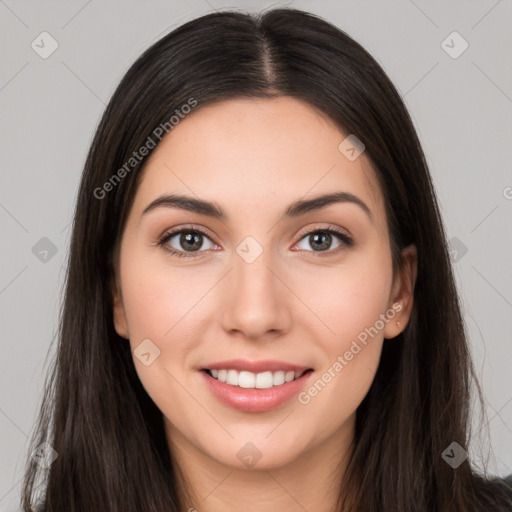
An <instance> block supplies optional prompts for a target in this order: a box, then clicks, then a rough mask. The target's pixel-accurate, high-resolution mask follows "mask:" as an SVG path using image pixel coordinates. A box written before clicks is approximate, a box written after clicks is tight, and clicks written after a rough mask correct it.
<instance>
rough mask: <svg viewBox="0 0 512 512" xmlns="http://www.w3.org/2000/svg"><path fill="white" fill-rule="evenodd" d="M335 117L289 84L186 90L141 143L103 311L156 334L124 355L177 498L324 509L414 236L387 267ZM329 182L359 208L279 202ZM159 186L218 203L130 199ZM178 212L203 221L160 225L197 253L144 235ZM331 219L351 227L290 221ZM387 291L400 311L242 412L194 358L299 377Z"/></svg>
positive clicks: (133, 329) (403, 299) (365, 177)
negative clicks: (302, 397)
mask: <svg viewBox="0 0 512 512" xmlns="http://www.w3.org/2000/svg"><path fill="white" fill-rule="evenodd" d="M346 135H347V134H343V133H342V132H341V131H340V130H339V129H338V128H337V127H336V126H334V124H333V123H332V122H330V121H329V120H328V118H326V116H324V115H322V114H320V113H319V112H318V111H316V110H315V109H313V108H312V107H311V106H309V105H308V104H306V103H304V102H302V101H300V100H297V99H294V98H290V97H281V98H275V99H265V100H259V99H233V100H229V101H222V102H219V103H216V104H212V105H208V106H204V107H200V108H199V107H198V108H197V110H195V111H193V112H192V113H191V114H189V115H188V116H187V117H186V118H185V119H184V120H182V121H180V123H179V124H178V125H177V126H175V127H174V129H173V130H172V131H171V132H170V133H169V135H168V136H167V137H165V138H164V139H163V141H162V142H161V143H160V144H159V145H158V146H157V147H156V148H155V149H154V150H153V152H152V154H151V156H150V157H149V160H148V162H147V165H146V167H145V169H144V173H143V176H142V178H143V179H142V180H141V183H140V185H139V187H138V190H137V192H136V195H135V199H134V202H133V205H132V208H131V210H130V213H129V216H128V220H127V224H126V227H125V230H124V232H123V235H122V239H121V245H120V253H119V256H120V257H119V262H118V275H117V287H116V288H115V290H114V291H113V293H114V299H115V300H114V323H115V328H116V331H117V333H118V334H119V335H120V336H122V337H124V338H126V339H127V340H129V343H130V345H131V349H132V351H133V350H135V349H136V348H137V346H138V345H139V344H140V343H141V342H142V341H143V340H145V339H150V340H151V342H152V343H153V344H154V346H156V347H158V349H159V350H160V356H159V357H157V358H156V359H155V360H154V362H152V363H151V364H149V365H145V364H142V362H141V361H140V360H139V358H138V357H135V356H134V365H135V368H136V371H137V373H138V376H139V378H140V380H141V382H142V384H143V386H144V387H145V389H146V391H147V392H148V394H149V395H150V397H151V398H152V399H153V401H154V402H155V404H156V405H157V406H158V407H159V409H160V410H161V411H162V413H163V416H164V422H165V427H166V432H167V437H168V442H169V446H170V448H171V452H172V454H173V457H174V458H175V459H176V460H177V461H178V464H179V466H180V468H181V469H182V471H183V472H184V474H185V475H186V477H187V479H188V481H189V486H190V489H189V496H188V497H186V498H185V510H189V508H195V509H197V510H198V511H199V512H217V511H221V510H222V511H225V510H244V511H246V512H253V511H258V512H262V511H263V512H264V511H275V510H287V511H304V510H308V511H313V510H314V511H319V512H327V511H329V510H331V508H332V507H333V505H334V503H335V500H336V497H337V493H338V489H339V485H340V477H341V475H340V474H339V469H340V468H341V470H342V471H343V469H344V468H345V465H346V462H347V454H348V453H349V447H350V443H351V441H352V439H353V435H354V422H355V413H356V409H357V407H358V406H359V404H360V403H361V401H362V400H363V398H364V397H365V395H366V393H367V392H368V390H369V388H370V385H371V383H372V380H373V378H374V375H375V372H376V371H377V367H378V364H379V358H380V353H381V349H382V343H383V339H384V338H394V337H395V336H397V335H398V334H399V333H400V332H401V331H402V330H403V329H404V327H405V325H406V324H407V321H408V319H409V315H410V312H411V308H412V291H413V287H414V280H415V276H416V251H415V248H414V246H411V247H408V248H406V249H404V251H403V256H404V260H405V267H404V271H403V272H398V273H396V275H395V276H393V272H392V264H391V249H390V240H389V233H388V228H387V224H386V215H385V207H384V198H383V197H382V194H381V191H380V189H379V186H378V182H377V178H376V176H375V174H374V171H373V170H372V168H371V166H370V165H371V164H370V163H369V161H368V159H367V158H366V156H365V154H364V153H363V154H362V155H361V156H359V157H358V158H356V159H355V160H354V161H350V160H349V159H347V158H346V156H345V155H344V154H342V153H341V152H340V150H339V149H338V145H339V144H340V142H341V141H342V140H343V139H344V138H345V137H346ZM334 192H346V193H350V194H353V195H354V196H357V198H359V199H360V200H361V201H362V202H364V203H365V204H366V205H367V207H368V209H369V211H370V215H371V218H370V216H369V215H368V214H367V213H366V212H365V211H364V209H363V208H362V207H360V206H359V205H357V204H355V203H353V202H337V203H333V204H330V205H328V206H326V207H324V208H321V209H319V210H315V211H309V212H305V213H303V214H302V215H299V216H296V217H290V218H285V217H284V216H283V213H284V211H285V210H286V208H287V207H288V206H289V205H290V204H291V203H293V202H295V201H297V200H308V199H312V198H314V197H317V196H319V195H323V194H328V193H334ZM171 193H172V194H184V195H187V196H191V197H194V198H196V199H201V200H207V201H211V202H215V203H216V204H218V205H219V206H220V207H221V208H222V209H223V210H225V212H226V213H227V218H226V219H224V220H221V219H217V218H213V217H210V216H208V215H205V214H200V213H196V212H191V211H185V210H182V209H178V208H169V207H160V208H155V209H153V210H151V211H150V212H148V213H146V214H145V215H143V211H144V209H145V208H146V207H147V206H148V205H149V204H150V203H151V202H152V201H154V200H155V199H156V198H158V197H160V196H161V195H164V194H171ZM181 227H183V228H185V227H186V228H188V229H193V228H196V227H197V228H201V229H203V230H205V231H206V232H207V233H208V236H202V235H199V241H198V243H197V244H194V243H193V242H191V244H190V245H188V246H187V245H183V243H180V235H179V234H178V235H177V236H174V237H173V238H172V239H171V240H169V241H167V242H166V245H167V247H169V248H172V249H174V250H176V251H181V252H185V253H187V254H192V255H196V256H197V257H196V258H192V257H188V258H187V257H177V256H173V255H171V254H170V253H169V252H166V251H165V250H164V248H163V247H160V246H158V240H159V239H160V238H161V237H162V236H163V235H165V234H166V233H168V232H170V231H171V230H174V229H176V228H181ZM329 227H334V228H338V229H340V230H342V231H343V232H345V233H348V234H349V235H350V237H351V238H352V239H353V240H354V245H353V246H348V245H346V244H345V243H344V242H343V240H341V239H339V238H337V236H336V235H335V234H333V235H332V237H331V239H330V245H329V240H327V243H326V244H325V245H324V246H322V240H320V241H319V242H317V245H315V240H314V239H313V236H304V234H305V233H306V232H308V231H309V230H311V229H313V228H314V229H317V230H318V231H320V232H321V233H322V232H325V229H327V228H329ZM322 230H324V231H322ZM248 236H251V237H253V238H254V239H255V240H256V241H257V243H258V244H259V246H260V247H261V249H262V253H261V255H259V257H257V258H256V259H255V260H254V261H252V262H250V263H249V262H247V261H246V260H245V259H244V258H242V257H241V256H240V255H239V253H237V251H236V249H237V246H239V244H240V243H241V242H242V241H244V239H245V238H246V237H248ZM182 241H183V238H182ZM318 244H320V246H321V247H327V248H326V249H324V250H322V249H321V248H318ZM191 247H199V250H196V251H194V250H192V249H191ZM340 249H341V250H340ZM250 250H251V251H253V250H255V249H254V246H251V249H250ZM393 304H400V305H401V310H400V312H399V313H396V316H394V318H393V319H392V320H391V321H388V322H385V323H384V327H383V328H382V329H381V330H379V332H378V335H374V336H373V337H369V338H368V343H367V344H366V345H364V346H363V345H361V344H360V343H359V345H361V347H363V348H362V350H360V351H359V352H358V353H357V355H355V356H354V357H353V359H351V360H350V361H348V362H347V364H346V365H344V366H343V369H342V370H341V371H338V372H335V377H333V378H332V379H331V380H330V382H329V383H328V384H327V385H326V386H325V387H324V388H323V389H322V390H321V391H320V392H318V394H316V396H314V398H311V400H310V401H309V403H307V404H303V403H300V402H299V401H298V400H297V398H293V399H291V400H289V401H288V402H286V403H285V404H283V405H282V406H279V407H277V408H276V409H273V410H270V411H266V412H257V413H254V412H244V411H239V410H235V409H233V408H231V407H229V406H227V405H225V404H224V403H221V402H220V401H219V400H218V399H217V398H216V397H215V396H213V395H212V393H211V392H210V390H209V389H208V387H207V386H205V384H204V378H203V375H201V373H200V370H199V368H200V367H202V365H205V364H206V363H208V362H210V363H211V362H216V361H223V360H227V359H232V358H242V359H247V360H251V361H258V360H262V359H278V360H281V361H287V362H290V363H294V364H298V365H303V366H307V367H308V368H312V369H313V373H312V375H310V377H309V380H308V383H309V384H308V387H307V388H306V391H307V389H308V388H309V387H310V386H311V385H312V384H314V382H316V381H317V379H319V378H320V377H321V376H322V375H323V374H324V373H325V372H327V371H328V369H329V368H330V367H331V368H332V367H333V364H334V363H335V362H336V361H337V358H338V356H339V355H343V354H345V353H346V352H347V350H349V349H350V346H351V343H352V342H353V340H354V339H357V336H358V335H359V334H360V333H361V332H363V331H364V330H365V328H370V327H371V326H375V325H376V321H377V320H378V319H379V315H382V314H385V313H386V312H387V311H389V309H390V308H391V307H392V305H393ZM381 318H382V317H381ZM397 321H399V322H400V325H397ZM249 442H250V443H252V444H253V445H255V446H256V447H257V449H258V451H259V453H260V454H261V458H260V459H259V460H258V461H257V463H256V465H255V466H253V467H251V468H249V467H247V465H245V464H244V463H243V461H242V460H241V459H240V458H239V457H238V456H237V453H238V452H239V450H240V449H241V448H242V447H244V446H245V445H246V444H247V443H249Z"/></svg>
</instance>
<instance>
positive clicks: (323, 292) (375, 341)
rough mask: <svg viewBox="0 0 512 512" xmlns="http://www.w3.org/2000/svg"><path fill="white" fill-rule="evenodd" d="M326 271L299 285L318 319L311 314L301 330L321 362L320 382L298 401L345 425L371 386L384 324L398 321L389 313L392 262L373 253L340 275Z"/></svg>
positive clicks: (339, 271) (383, 255)
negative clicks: (310, 405) (307, 336)
mask: <svg viewBox="0 0 512 512" xmlns="http://www.w3.org/2000/svg"><path fill="white" fill-rule="evenodd" d="M347 261H348V260H347ZM322 272H325V276H322V273H321V272H316V275H315V276H313V275H311V276H310V277H309V278H308V279H301V284H300V292H299V293H300V294H301V296H302V297H305V302H307V305H308V307H309V309H310V310H311V311H313V313H315V317H316V318H315V317H313V316H311V315H307V318H306V319H305V320H301V322H302V323H301V324H300V326H301V329H302V330H303V331H307V330H309V333H308V334H309V336H310V339H311V340H314V343H315V345H316V351H317V354H319V355H320V359H321V360H320V364H319V365H318V372H317V380H315V381H313V382H312V383H311V387H310V388H308V389H306V390H305V392H306V393H305V394H304V395H303V400H302V401H300V400H299V401H300V402H301V403H303V404H307V403H310V402H313V401H314V402H315V405H313V407H314V408H318V409H317V412H318V414H322V413H321V411H320V410H321V409H322V410H323V409H325V410H328V409H331V408H332V413H333V414H334V416H337V417H338V419H339V420H340V421H342V420H343V419H345V418H346V416H347V415H348V414H349V413H351V412H353V411H355V409H356V408H357V407H358V406H359V404H360V403H361V401H362V400H363V398H364V396H365V395H366V393H367V391H368V389H369V388H370V386H371V383H372V381H373V379H374V375H375V373H376V371H377V367H378V364H379V360H380V353H381V349H382V342H383V329H384V326H385V324H386V320H387V321H388V322H389V321H392V316H394V311H389V310H388V307H389V306H390V305H389V303H388V298H389V293H390V289H391V284H392V270H391V259H390V257H389V258H388V257H386V253H385V252H382V253H380V254H378V253H375V254H373V253H370V254H369V255H361V257H360V258H358V259H357V262H356V261H355V260H354V263H353V264H349V263H347V264H346V265H340V267H339V269H338V270H337V271H336V272H333V269H332V267H331V268H329V269H322ZM297 284H298V283H297ZM387 311H388V314H387V315H386V312H387ZM382 318H384V320H383V319H382ZM311 319H313V320H311ZM318 380H320V382H319V381H318ZM317 397H318V398H317Z"/></svg>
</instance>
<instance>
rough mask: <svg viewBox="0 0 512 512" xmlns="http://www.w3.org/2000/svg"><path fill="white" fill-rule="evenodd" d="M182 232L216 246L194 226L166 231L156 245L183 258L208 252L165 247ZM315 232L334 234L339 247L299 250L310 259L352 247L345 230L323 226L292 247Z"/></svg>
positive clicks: (308, 232)
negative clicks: (192, 234) (199, 235)
mask: <svg viewBox="0 0 512 512" xmlns="http://www.w3.org/2000/svg"><path fill="white" fill-rule="evenodd" d="M182 232H196V233H200V234H202V235H203V236H205V237H206V238H208V239H209V240H210V241H211V242H212V244H214V245H218V244H216V243H215V242H214V241H213V240H212V239H211V236H210V235H209V233H208V232H207V231H206V230H205V229H204V228H202V227H196V226H192V225H190V226H186V225H185V226H180V227H179V228H176V229H172V230H171V231H166V232H165V233H164V234H163V235H162V236H160V237H159V239H158V242H157V244H158V245H159V246H160V247H162V248H163V249H164V250H165V251H167V252H169V253H171V255H173V256H184V257H191V258H197V257H199V256H200V255H197V253H202V252H207V251H208V249H207V250H198V251H192V252H187V251H181V250H179V249H174V248H169V247H166V245H167V242H168V241H169V240H170V239H171V238H173V237H175V236H176V235H179V234H181V233H182ZM317 232H325V233H330V234H334V236H335V237H338V238H339V239H340V246H339V247H337V248H336V249H329V250H327V251H304V250H301V251H299V252H305V253H310V255H308V257H311V256H313V255H315V256H313V257H316V256H320V257H322V256H333V255H336V254H338V253H339V252H340V251H342V250H344V249H346V248H349V247H352V246H353V245H354V239H353V237H352V235H350V233H349V232H348V231H347V230H346V229H344V228H340V227H338V226H333V225H326V224H323V225H321V226H316V227H313V228H310V229H309V230H307V231H305V232H303V233H302V234H301V235H299V239H298V240H297V242H295V243H294V245H293V246H292V247H295V246H296V245H297V244H299V243H300V242H302V240H303V239H305V238H306V237H307V236H309V235H311V234H313V233H317ZM210 250H211V249H210Z"/></svg>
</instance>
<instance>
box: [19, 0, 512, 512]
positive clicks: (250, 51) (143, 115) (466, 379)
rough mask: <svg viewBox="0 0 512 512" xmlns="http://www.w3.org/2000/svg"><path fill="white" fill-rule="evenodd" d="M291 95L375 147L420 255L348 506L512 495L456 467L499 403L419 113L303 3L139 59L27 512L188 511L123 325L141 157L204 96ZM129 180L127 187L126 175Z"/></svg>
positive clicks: (107, 156)
mask: <svg viewBox="0 0 512 512" xmlns="http://www.w3.org/2000/svg"><path fill="white" fill-rule="evenodd" d="M283 95H286V96H292V97H295V98H299V99H301V100H304V101H306V102H308V103H309V104H310V105H312V106H313V107H316V108H317V109H318V110H320V111H321V112H323V113H325V114H327V115H328V116H329V118H330V119H332V120H333V121H334V122H335V123H336V124H337V125H338V126H339V127H340V128H342V129H343V130H344V131H345V132H346V133H352V134H356V135H357V137H358V138H359V139H360V140H361V141H362V142H363V143H364V145H365V147H366V150H365V154H366V156H367V157H368V158H369V159H370V161H371V162H372V164H373V166H374V168H375V170H376V172H377V176H378V180H379V184H380V187H381V189H382V193H383V196H384V198H385V201H386V215H387V222H388V226H389V231H390V238H391V248H390V249H391V252H392V256H393V270H394V271H395V270H396V269H398V268H400V266H401V260H400V251H401V249H402V248H404V247H406V246H407V245H409V244H415V245H416V247H417V250H418V274H417V280H416V286H415V289H414V307H413V311H412V315H411V318H410V321H409V323H408V325H407V327H406V328H405V330H404V331H403V333H402V334H400V335H399V337H397V338H395V339H394V340H392V341H387V340H385V341H384V347H383V351H382V357H381V361H380V366H379V368H378V371H377V374H376V376H375V379H374V382H373V383H372V386H371V388H370V390H369V392H368V394H367V395H366V397H365V398H364V400H363V402H362V403H361V405H360V406H359V408H358V410H357V415H356V432H355V439H354V444H353V452H352V457H351V459H350V461H349V465H348V470H347V472H346V475H345V481H344V485H343V489H340V500H339V510H341V509H342V507H345V510H347V509H350V510H354V511H355V510H357V511H358V512H374V511H376V510H378V511H383V512H388V511H389V512H391V511H393V512H406V511H411V510H414V511H415V512H433V511H440V512H441V511H442V512H447V511H450V512H456V511H460V512H462V511H464V512H471V511H482V510H485V511H487V512H489V511H497V510H500V507H502V506H503V505H504V504H506V503H507V499H508V500H510V497H508V498H507V494H506V491H505V487H504V485H503V484H502V483H501V482H500V480H499V479H496V478H494V479H491V478H486V475H485V474H484V473H483V472H481V473H478V472H477V471H476V470H475V469H473V468H472V467H471V465H470V461H469V459H468V460H466V461H465V462H463V463H462V464H461V465H460V466H459V467H457V468H456V469H452V467H450V465H448V464H447V463H446V462H445V461H444V460H443V458H442V457H441V453H442V452H443V451H444V450H445V449H446V448H447V447H448V446H449V445H450V444H451V443H452V442H454V441H455V442H457V443H458V444H459V445H461V446H462V447H463V448H464V449H466V450H467V449H468V443H469V439H470V429H469V423H470V422H469V420H470V398H471V396H472V389H473V388H472V384H475V389H476V391H477V397H478V398H479V400H480V402H481V403H482V395H481V392H480V388H479V386H478V382H477V380H476V378H475V375H474V371H473V367H472V364H471V361H470V354H469V350H468V345H467V341H466V334H465V327H464V323H463V319H462V315H461V308H460V305H459V299H458V296H457V291H456V288H455V283H454V278H453V274H452V269H451V264H450V259H449V255H448V251H447V246H446V236H445V232H444V229H443V224H442V220H441V217H440V213H439V208H438V205H437V201H436V196H435V192H434V189H433V186H432V182H431V178H430V175H429V171H428V168H427V163H426V160H425V157H424V154H423V152H422V149H421V147H420V143H419V140H418V137H417V135H416V132H415V129H414V126H413V123H412V121H411V119H410V117H409V115H408V113H407V110H406V108H405V106H404V103H403V102H402V100H401V98H400V96H399V94H398V93H397V91H396V89H395V87H394V86H393V84H392V83H391V82H390V80H389V79H388V78H387V76H386V74H385V72H384V71H383V70H382V68H381V67H380V66H379V64H378V63H377V62H376V61H375V59H374V58H373V57H372V56H371V55H370V54H369V53H368V52H367V51H366V50H364V49H363V47H362V46H360V45H359V44H358V43H356V42H355V41H354V40H353V39H351V38H350V37H349V36H348V35H347V34H345V33H344V32H343V31H341V30H339V29H338V28H336V27H335V26H333V25H331V24H329V23H327V22H326V21H324V20H322V19H320V18H319V17H317V16H314V15H311V14H308V13H305V12H302V11H299V10H294V9H274V10H269V11H266V12H263V13H261V14H259V15H250V14H245V13H241V12H226V11H225V12H217V13H213V14H209V15H206V16H203V17H201V18H198V19H195V20H192V21H190V22H188V23H186V24H184V25H182V26H180V27H179V28H177V29H176V30H174V31H172V32H171V33H170V34H168V35H166V36H164V37H163V38H161V39H160V40H159V41H158V42H156V43H155V44H154V45H152V46H151V47H150V48H149V49H147V50H146V51H145V52H144V53H143V54H142V55H141V56H140V57H139V58H138V59H137V60H136V62H135V63H134V64H133V65H132V66H131V67H130V69H129V70H128V72H127V73H126V75H125V76H124V77H123V79H122V81H121V83H120V84H119V86H118V87H117V89H116V91H115V93H114V94H113V96H112V98H111V100H110V102H109V104H108V106H107V108H106V110H105V112H104V114H103V117H102V119H101V121H100V123H99V126H98V127H97V130H96V134H95V137H94V140H93V142H92V145H91V147H90V151H89V153H88V156H87V160H86V163H85V167H84V170H83V174H82V178H81V183H80V188H79V192H78V197H77V202H76V210H75V215H74V222H73V231H72V239H71V247H70V254H69V260H68V266H67V275H66V283H65V295H64V301H63V304H62V309H61V314H60V324H59V333H58V334H59V336H58V337H59V339H58V348H57V352H56V358H55V361H54V364H53V366H52V371H51V372H49V374H48V377H47V381H46V383H45V394H44V397H43V400H42V403H41V409H40V412H39V418H38V422H37V428H36V430H35V433H34V435H33V439H32V446H31V448H32V449H35V448H36V447H37V446H39V445H40V444H41V443H43V442H47V443H49V445H51V447H52V448H53V449H54V450H55V451H56V452H57V454H58V457H57V458H56V459H55V460H54V461H53V463H52V464H51V465H50V466H49V468H48V469H42V468H41V467H40V465H38V464H37V463H36V462H35V461H34V460H33V459H32V458H30V457H28V462H27V469H26V475H25V481H24V488H23V495H22V506H23V508H24V510H25V511H30V510H32V508H31V507H33V506H34V495H35V494H36V490H37V487H38V485H39V484H41V483H42V484H43V486H44V487H45V489H46V490H45V492H42V495H41V502H40V507H41V510H44V511H45V512H79V511H83V512H90V511H98V512H99V511H103V510H109V511H110V512H141V511H144V512H149V511H151V512H164V511H165V512H171V511H179V510H180V509H181V508H183V504H181V503H180V498H179V497H180V492H181V491H180V489H181V487H180V485H181V482H182V480H181V476H180V472H179V468H178V467H177V466H176V464H175V462H174V461H173V457H172V453H170V450H169V447H168V444H167V442H166V437H165V433H164V429H163V421H162V413H161V412H160V411H159V410H158V408H157V407H156V405H155V404H154V403H153V401H152V400H151V398H150V397H149V396H148V394H147V393H146V391H145V390H144V388H143V387H142V385H141V383H140V380H139V378H138V376H137V374H136V372H135V368H134V364H133V359H132V354H131V352H130V347H129V344H126V343H124V342H123V340H122V339H121V338H120V337H119V336H118V335H117V333H116V332H115V329H114V325H113V316H112V315H113V312H112V297H111V288H110V286H111V283H112V279H113V277H114V261H115V260H114V256H115V250H116V248H117V247H118V244H119V241H120V237H121V235H122V232H123V229H124V225H125V221H126V218H127V213H128V212H129V209H130V207H131V204H132V201H133V198H134V194H135V192H136V190H137V183H138V177H139V176H140V174H141V171H142V169H143V168H144V164H145V162H146V160H147V156H145V157H143V158H141V159H140V161H137V162H136V163H134V162H132V163H131V164H130V166H126V163H127V162H129V161H130V158H131V157H132V156H133V154H134V152H136V151H138V150H139V148H141V147H142V146H143V145H147V144H148V141H151V142H152V143H153V145H156V144H157V143H158V142H159V140H160V137H159V136H158V135H157V134H158V133H160V132H159V131H158V130H156V128H157V127H158V126H162V125H163V126H167V125H165V123H166V122H167V123H168V121H169V119H170V118H171V117H172V116H173V115H176V110H177V109H180V108H181V107H182V106H183V105H186V104H190V102H191V100H192V101H196V102H197V106H196V107H195V108H201V106H202V105H206V104H208V103H211V102H214V101H221V100H223V99H229V98H236V97H256V98H271V97H275V96H283ZM166 131H167V130H166ZM121 168H124V169H125V171H126V172H125V173H119V172H118V170H119V169H121ZM116 173H117V177H118V178H119V177H120V174H122V179H119V180H117V179H116V180H115V181H114V180H113V178H112V177H113V175H114V174H116ZM107 182H108V183H110V184H111V185H110V186H105V183H107ZM100 189H101V190H103V191H106V190H107V189H108V192H101V193H99V192H98V190H100Z"/></svg>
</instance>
